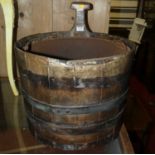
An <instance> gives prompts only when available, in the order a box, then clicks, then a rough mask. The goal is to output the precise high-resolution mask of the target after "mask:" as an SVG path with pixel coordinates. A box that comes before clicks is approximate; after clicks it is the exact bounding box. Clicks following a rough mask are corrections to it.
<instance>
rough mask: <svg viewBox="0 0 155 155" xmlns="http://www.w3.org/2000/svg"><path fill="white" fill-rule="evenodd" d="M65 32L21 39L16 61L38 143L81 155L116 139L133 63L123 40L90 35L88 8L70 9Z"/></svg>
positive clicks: (79, 5)
mask: <svg viewBox="0 0 155 155" xmlns="http://www.w3.org/2000/svg"><path fill="white" fill-rule="evenodd" d="M72 8H73V9H75V10H76V21H75V25H74V27H73V28H72V30H71V31H70V32H51V33H43V34H36V35H32V36H28V37H25V38H22V39H21V40H19V41H17V43H16V59H17V63H18V67H19V73H20V78H21V85H22V93H23V96H24V103H25V108H26V113H27V119H28V123H29V127H30V130H31V131H32V133H33V134H34V136H35V138H36V139H38V140H39V141H41V142H43V143H45V144H49V145H51V146H53V147H57V148H61V149H64V150H80V149H85V148H88V147H89V146H96V145H98V144H106V143H108V142H110V141H112V140H113V139H115V138H116V137H117V136H118V134H119V131H120V128H121V125H122V114H123V111H124V107H125V102H124V101H125V98H126V95H127V91H128V80H129V75H130V70H131V65H132V60H133V55H134V52H133V46H132V44H131V43H130V42H129V41H128V40H126V39H123V38H120V37H116V36H110V35H107V34H101V33H94V32H90V31H89V30H88V29H87V26H86V24H85V10H88V9H89V8H90V4H89V3H73V4H72Z"/></svg>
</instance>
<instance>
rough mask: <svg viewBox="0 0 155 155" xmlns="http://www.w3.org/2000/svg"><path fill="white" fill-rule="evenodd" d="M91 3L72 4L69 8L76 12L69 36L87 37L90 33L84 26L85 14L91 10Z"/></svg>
mask: <svg viewBox="0 0 155 155" xmlns="http://www.w3.org/2000/svg"><path fill="white" fill-rule="evenodd" d="M91 6H92V5H91V3H85V2H73V3H72V4H71V8H72V9H74V10H76V19H75V23H74V26H73V28H72V30H71V36H78V35H79V36H89V35H90V32H89V30H88V29H87V26H86V18H85V13H86V10H90V9H91Z"/></svg>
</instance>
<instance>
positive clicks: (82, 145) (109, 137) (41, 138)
mask: <svg viewBox="0 0 155 155" xmlns="http://www.w3.org/2000/svg"><path fill="white" fill-rule="evenodd" d="M28 125H29V129H30V131H31V133H32V134H33V136H34V137H35V139H36V140H37V141H38V142H39V143H41V144H45V145H49V146H51V147H53V148H57V149H62V150H66V151H76V150H85V149H88V148H94V147H97V146H101V145H102V146H103V147H104V146H105V145H106V144H108V143H110V142H112V141H113V140H115V139H116V138H117V137H118V135H119V131H120V128H121V125H122V123H121V122H119V123H118V124H117V125H116V126H115V127H113V129H112V130H111V129H110V130H109V131H108V129H106V128H105V129H104V130H103V133H105V134H104V136H103V137H102V139H100V140H97V139H95V140H94V141H93V142H88V141H87V140H85V142H76V143H75V142H72V143H70V142H67V141H68V140H67V139H66V142H65V141H62V142H61V141H60V140H59V138H58V139H55V137H52V136H51V135H50V134H49V129H48V130H46V129H45V128H44V126H42V127H41V128H42V129H41V130H39V129H38V127H37V126H35V124H34V122H31V121H30V120H28ZM112 131H113V132H112ZM52 133H53V134H55V133H54V132H52V131H51V134H52ZM48 134H49V135H48ZM77 136H79V137H80V136H81V135H77ZM82 136H83V137H84V136H85V135H82ZM62 137H63V135H62ZM69 137H71V138H72V135H69ZM73 137H74V135H73ZM52 138H53V139H52Z"/></svg>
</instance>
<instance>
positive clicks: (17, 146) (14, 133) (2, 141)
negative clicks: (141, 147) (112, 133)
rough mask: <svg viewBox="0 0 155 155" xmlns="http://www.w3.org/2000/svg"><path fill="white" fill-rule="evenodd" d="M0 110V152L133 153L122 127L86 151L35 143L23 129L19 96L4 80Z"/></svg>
mask: <svg viewBox="0 0 155 155" xmlns="http://www.w3.org/2000/svg"><path fill="white" fill-rule="evenodd" d="M0 111H1V115H2V116H1V117H0V153H64V154H65V153H98V154H99V153H134V151H133V148H132V144H131V143H130V139H129V137H128V134H127V131H126V128H125V126H124V125H123V126H122V128H121V131H120V134H119V137H118V138H117V139H115V140H114V141H112V142H111V143H109V144H107V145H105V146H103V145H102V146H98V147H95V148H88V149H87V150H81V151H63V150H60V149H54V148H51V147H49V146H45V145H43V144H40V143H38V142H37V141H36V140H35V139H34V137H33V136H32V135H31V133H30V131H29V129H28V127H27V121H26V117H25V112H24V106H23V99H22V96H19V97H14V96H13V94H12V92H11V90H10V86H9V84H8V81H7V80H6V79H3V80H2V79H1V80H0Z"/></svg>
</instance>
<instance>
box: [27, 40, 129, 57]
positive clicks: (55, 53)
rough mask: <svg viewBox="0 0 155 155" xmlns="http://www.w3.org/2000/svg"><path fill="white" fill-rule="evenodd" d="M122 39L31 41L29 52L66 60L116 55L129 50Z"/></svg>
mask: <svg viewBox="0 0 155 155" xmlns="http://www.w3.org/2000/svg"><path fill="white" fill-rule="evenodd" d="M127 51H128V50H127V46H126V45H125V44H124V43H123V42H122V41H121V40H107V39H100V38H62V39H58V38H56V39H45V40H38V41H35V42H31V43H30V45H29V49H28V52H31V53H34V54H39V55H42V56H48V57H52V58H57V59H64V60H80V59H92V58H103V57H109V56H116V55H120V54H123V53H125V52H127Z"/></svg>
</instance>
